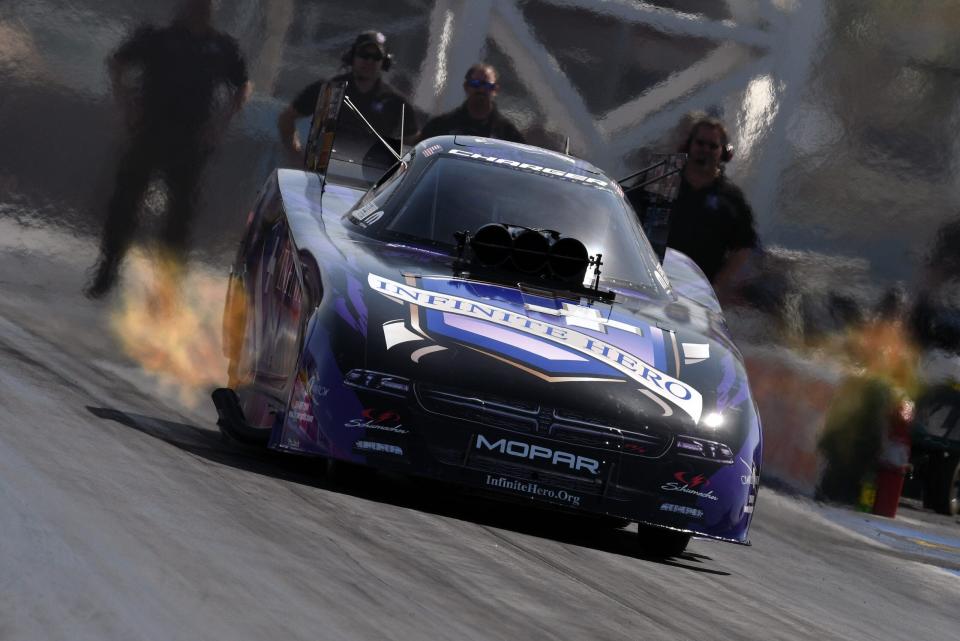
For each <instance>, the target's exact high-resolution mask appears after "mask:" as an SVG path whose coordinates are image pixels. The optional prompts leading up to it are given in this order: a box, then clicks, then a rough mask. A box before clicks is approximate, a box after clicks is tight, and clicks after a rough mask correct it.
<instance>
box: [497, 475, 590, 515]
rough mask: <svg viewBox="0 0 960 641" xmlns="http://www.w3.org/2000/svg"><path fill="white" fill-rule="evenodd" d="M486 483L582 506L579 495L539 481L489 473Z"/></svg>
mask: <svg viewBox="0 0 960 641" xmlns="http://www.w3.org/2000/svg"><path fill="white" fill-rule="evenodd" d="M486 483H487V485H489V486H490V487H496V488H500V489H502V490H511V491H513V492H518V493H520V494H527V495H530V496H540V497H544V498H548V499H553V500H555V501H563V502H564V503H569V504H570V505H572V506H573V507H580V497H579V496H578V495H576V494H571V493H570V492H567V491H566V490H559V489H554V488H549V487H543V486H541V485H540V484H539V483H532V482H531V483H528V482H526V481H517V480H514V479H508V478H506V477H505V476H491V475H489V474H487V480H486Z"/></svg>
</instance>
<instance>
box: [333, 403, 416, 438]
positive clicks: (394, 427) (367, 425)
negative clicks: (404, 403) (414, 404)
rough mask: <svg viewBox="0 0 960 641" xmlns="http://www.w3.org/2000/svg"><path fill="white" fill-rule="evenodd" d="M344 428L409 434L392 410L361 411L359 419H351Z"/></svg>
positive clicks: (370, 409)
mask: <svg viewBox="0 0 960 641" xmlns="http://www.w3.org/2000/svg"><path fill="white" fill-rule="evenodd" d="M343 425H344V427H357V428H363V429H368V430H380V431H381V432H393V433H394V434H409V432H410V431H409V430H406V429H404V428H403V425H401V424H400V415H399V414H397V413H396V412H394V411H393V410H386V411H381V410H376V409H372V408H367V409H365V410H363V413H362V414H361V418H352V419H350V420H349V421H347V422H346V423H344V424H343Z"/></svg>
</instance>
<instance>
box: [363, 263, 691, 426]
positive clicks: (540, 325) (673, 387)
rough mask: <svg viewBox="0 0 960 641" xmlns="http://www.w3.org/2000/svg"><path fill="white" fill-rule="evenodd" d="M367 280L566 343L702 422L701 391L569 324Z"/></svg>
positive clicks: (391, 292)
mask: <svg viewBox="0 0 960 641" xmlns="http://www.w3.org/2000/svg"><path fill="white" fill-rule="evenodd" d="M367 283H368V284H369V285H370V287H371V288H372V289H373V290H374V291H377V292H379V293H380V294H383V295H384V296H386V297H387V298H391V299H393V300H397V301H401V302H404V303H410V304H413V305H420V306H421V307H426V308H428V309H437V310H440V311H443V312H447V313H450V314H459V315H461V316H468V317H470V318H477V319H481V320H485V321H488V322H491V323H494V324H496V325H501V326H503V327H509V328H510V329H514V330H517V331H520V332H525V333H527V334H532V335H533V336H537V337H538V338H542V339H544V340H548V341H552V342H554V343H557V344H559V345H564V346H566V347H568V348H570V349H572V350H575V351H577V352H580V353H581V354H584V355H586V356H589V357H591V358H594V359H596V360H598V361H600V362H601V363H604V364H606V365H609V366H610V367H612V368H613V369H615V370H617V371H619V372H621V373H623V374H625V375H626V376H629V377H630V378H632V379H633V380H635V381H637V382H638V383H640V384H641V385H643V386H644V387H646V388H647V389H649V390H650V391H651V392H653V393H654V394H656V395H658V396H660V397H662V398H665V399H667V400H668V401H670V402H671V403H673V404H674V405H676V406H677V407H679V408H680V409H682V410H683V411H684V412H686V413H687V414H689V415H690V417H691V418H692V419H693V421H694V423H698V422H699V421H700V414H701V413H702V411H703V397H702V396H701V395H700V392H698V391H697V390H695V389H694V388H692V387H690V386H689V385H687V384H686V383H684V382H683V381H681V380H678V379H676V378H673V377H672V376H670V375H669V374H667V373H666V372H661V371H660V370H658V369H655V368H654V367H651V366H650V365H648V364H646V363H644V362H643V361H642V360H640V359H639V358H638V357H636V356H634V355H633V354H630V353H628V352H625V351H623V350H621V349H620V348H619V347H617V346H616V345H611V344H610V343H607V342H605V341H602V340H600V339H598V338H593V337H591V336H587V335H586V334H581V333H580V332H578V331H576V330H573V329H570V328H568V327H560V326H558V325H551V324H550V323H545V322H543V321H538V320H534V319H532V318H529V317H527V316H524V315H523V314H518V313H516V312H512V311H510V310H509V309H504V308H502V307H497V306H495V305H489V304H487V303H481V302H479V301H474V300H469V299H466V298H460V297H459V296H452V295H450V294H438V293H436V292H431V291H427V290H425V289H419V288H417V287H413V286H411V285H402V284H400V283H397V282H394V281H392V280H389V279H387V278H383V277H381V276H377V275H375V274H368V275H367Z"/></svg>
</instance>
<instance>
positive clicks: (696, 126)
mask: <svg viewBox="0 0 960 641" xmlns="http://www.w3.org/2000/svg"><path fill="white" fill-rule="evenodd" d="M680 151H681V152H684V153H686V154H687V163H686V165H685V166H684V168H683V174H682V175H683V179H682V181H681V183H680V193H679V195H678V196H677V200H676V202H675V203H674V205H673V212H672V214H671V216H670V236H669V239H668V241H667V246H669V247H673V248H674V249H676V250H678V251H681V252H683V253H684V254H686V255H687V256H689V257H690V258H692V259H693V260H694V262H696V263H697V265H698V266H699V267H700V269H702V270H703V273H704V274H705V275H706V276H707V278H709V279H710V282H711V283H713V286H714V289H715V290H717V293H718V295H722V294H723V290H724V289H725V288H727V287H728V286H729V284H730V281H731V279H732V277H733V276H734V275H736V274H737V272H738V271H739V270H740V268H741V267H742V266H743V264H744V263H745V262H746V260H747V259H748V258H749V256H750V254H751V253H753V252H754V250H756V249H757V248H758V246H759V242H758V239H757V232H756V230H755V229H754V222H753V211H752V210H751V208H750V205H749V204H748V203H747V199H746V197H745V196H744V195H743V192H742V191H741V190H740V188H739V187H737V186H736V185H735V184H733V182H731V181H730V180H729V179H728V178H727V177H726V176H725V175H724V171H723V166H724V164H725V163H727V162H729V161H730V160H731V159H732V158H733V148H732V147H731V146H730V145H729V142H728V136H727V130H726V128H725V127H724V126H723V123H722V122H720V121H719V120H717V119H716V118H709V117H700V118H698V119H696V120H695V121H694V122H693V123H692V125H691V127H690V133H689V135H688V136H687V139H686V141H685V142H684V144H683V145H682V146H681V149H680Z"/></svg>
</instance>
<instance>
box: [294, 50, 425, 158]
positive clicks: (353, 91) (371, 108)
mask: <svg viewBox="0 0 960 641" xmlns="http://www.w3.org/2000/svg"><path fill="white" fill-rule="evenodd" d="M341 61H342V62H343V65H344V66H345V67H350V70H349V71H348V72H346V73H342V74H340V75H338V76H334V77H333V78H331V81H332V82H339V81H343V80H346V81H347V91H346V95H347V96H348V97H349V98H350V100H351V101H353V104H354V105H356V106H357V109H359V110H360V113H362V114H363V115H364V117H365V118H366V119H367V120H368V121H369V122H370V124H371V125H373V127H374V128H375V129H376V130H377V133H379V134H380V135H381V136H383V137H384V138H386V139H387V140H389V141H393V140H399V139H400V135H401V132H400V121H401V112H405V113H404V117H403V120H404V126H403V128H404V131H403V134H404V136H403V137H404V138H411V137H413V136H414V135H415V134H416V132H417V122H416V115H415V114H414V112H413V109H411V108H410V105H409V104H408V103H407V101H406V100H405V99H404V98H403V97H402V96H401V95H400V94H399V93H397V91H396V90H395V89H394V88H393V87H391V86H390V85H389V84H387V83H386V82H385V81H384V80H383V78H382V77H381V75H382V73H383V72H384V71H387V70H388V69H390V65H391V63H392V62H393V57H392V56H391V55H390V53H389V52H388V51H387V39H386V37H385V36H384V35H383V34H382V33H380V32H379V31H364V32H363V33H361V34H360V35H358V36H357V38H356V40H354V42H353V45H352V46H351V47H350V49H348V50H347V51H346V52H345V53H344V55H343V57H342V58H341ZM323 83H324V81H323V80H318V81H317V82H314V83H312V84H310V85H308V86H307V87H306V88H305V89H304V90H303V91H301V92H300V94H299V95H298V96H297V97H296V98H294V99H293V102H291V103H290V105H289V106H287V108H286V109H285V110H284V111H283V113H281V114H280V118H279V120H278V122H277V127H278V129H279V130H280V139H281V140H282V141H283V143H284V145H285V146H286V147H287V148H288V149H289V150H290V151H292V152H293V153H295V154H300V153H302V151H303V147H302V145H301V143H300V139H299V137H298V136H297V128H296V121H297V119H298V118H309V117H311V116H313V111H314V108H315V107H316V104H317V98H318V97H319V96H320V88H321V86H322V85H323ZM337 136H338V139H341V140H342V139H343V138H344V137H358V138H360V139H364V140H366V139H368V138H369V136H370V134H369V130H368V129H367V127H366V125H364V124H363V121H362V120H360V118H359V117H357V115H356V114H355V113H354V112H353V111H352V110H350V109H349V108H348V107H346V106H344V107H343V108H342V110H341V112H340V125H339V130H338V133H337ZM377 144H379V143H377Z"/></svg>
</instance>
